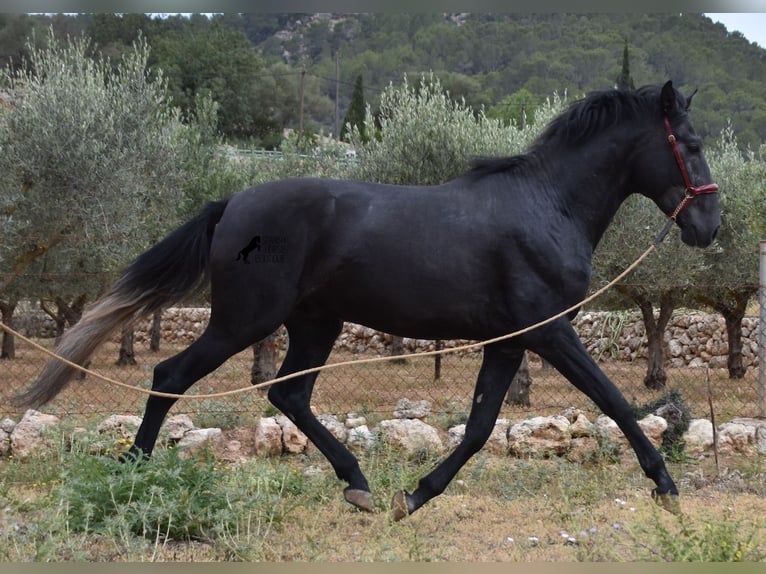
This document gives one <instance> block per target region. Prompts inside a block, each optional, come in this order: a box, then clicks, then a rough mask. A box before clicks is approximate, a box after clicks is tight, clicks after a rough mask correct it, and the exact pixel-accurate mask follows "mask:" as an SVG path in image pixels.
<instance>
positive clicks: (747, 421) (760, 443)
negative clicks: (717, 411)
mask: <svg viewBox="0 0 766 574" xmlns="http://www.w3.org/2000/svg"><path fill="white" fill-rule="evenodd" d="M718 446H719V449H720V452H723V453H726V452H733V453H740V454H745V455H751V454H754V453H756V452H766V421H764V420H760V419H752V418H747V417H739V418H736V419H732V420H731V421H729V422H727V423H723V424H722V425H720V426H719V427H718Z"/></svg>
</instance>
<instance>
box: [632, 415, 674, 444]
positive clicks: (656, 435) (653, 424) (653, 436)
mask: <svg viewBox="0 0 766 574" xmlns="http://www.w3.org/2000/svg"><path fill="white" fill-rule="evenodd" d="M638 426H640V427H641V430H643V431H644V434H645V435H646V438H648V439H649V441H650V442H651V443H652V444H653V445H654V446H655V447H656V448H659V446H660V445H661V444H662V435H663V434H665V431H666V430H667V429H668V422H667V421H666V420H665V419H664V418H662V417H660V416H657V415H653V414H648V415H646V416H645V417H644V418H642V419H641V420H640V421H638Z"/></svg>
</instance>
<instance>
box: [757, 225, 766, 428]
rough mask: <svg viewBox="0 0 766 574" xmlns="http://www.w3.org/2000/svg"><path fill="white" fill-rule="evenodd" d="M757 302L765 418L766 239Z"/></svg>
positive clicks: (762, 245)
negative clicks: (758, 306) (758, 307)
mask: <svg viewBox="0 0 766 574" xmlns="http://www.w3.org/2000/svg"><path fill="white" fill-rule="evenodd" d="M759 251H760V253H761V257H760V273H759V275H760V280H759V287H758V302H759V305H760V308H761V309H760V313H759V319H758V416H759V417H766V239H763V240H761V243H760V249H759Z"/></svg>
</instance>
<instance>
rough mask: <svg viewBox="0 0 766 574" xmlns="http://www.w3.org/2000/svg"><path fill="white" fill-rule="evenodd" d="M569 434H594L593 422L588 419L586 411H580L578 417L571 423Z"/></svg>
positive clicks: (575, 435) (582, 436) (583, 435)
mask: <svg viewBox="0 0 766 574" xmlns="http://www.w3.org/2000/svg"><path fill="white" fill-rule="evenodd" d="M569 434H570V435H571V437H572V438H585V437H590V436H593V423H592V422H590V421H589V420H588V417H586V416H585V413H582V412H581V413H578V414H577V418H575V420H574V421H572V423H571V424H570V425H569Z"/></svg>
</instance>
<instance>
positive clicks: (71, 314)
mask: <svg viewBox="0 0 766 574" xmlns="http://www.w3.org/2000/svg"><path fill="white" fill-rule="evenodd" d="M87 299H88V296H87V295H85V294H83V295H80V296H78V297H75V299H74V300H73V301H72V303H71V304H69V303H68V302H67V301H66V299H64V298H63V297H55V298H54V299H53V302H54V303H55V305H56V308H55V310H54V309H51V308H50V307H48V306H47V305H46V304H45V301H40V308H41V309H42V310H43V311H44V312H45V313H46V314H47V315H48V316H49V317H50V318H51V319H53V320H54V321H55V323H56V343H58V341H59V339H60V338H61V335H63V334H64V331H65V330H66V328H67V326H69V327H71V326H72V325H74V324H75V323H77V321H79V320H80V317H82V312H83V310H84V309H85V302H86V301H87Z"/></svg>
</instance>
